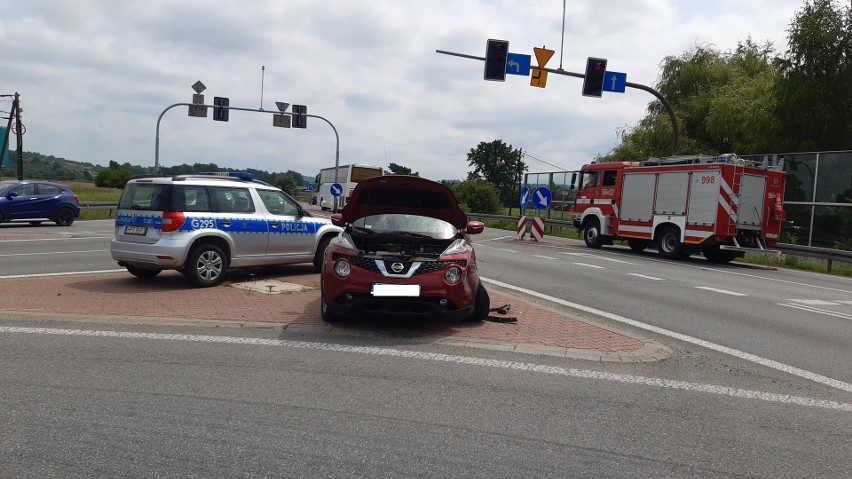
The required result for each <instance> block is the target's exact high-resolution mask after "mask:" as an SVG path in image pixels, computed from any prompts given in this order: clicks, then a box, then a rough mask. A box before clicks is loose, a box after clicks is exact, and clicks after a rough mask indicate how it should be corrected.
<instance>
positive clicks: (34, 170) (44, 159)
mask: <svg viewBox="0 0 852 479" xmlns="http://www.w3.org/2000/svg"><path fill="white" fill-rule="evenodd" d="M23 160H24V161H23V163H24V178H25V179H28V180H50V181H91V182H94V181H95V177H96V176H97V175H98V173H99V172H100V171H101V170H103V169H105V168H107V167H106V166H100V165H95V164H92V163H83V162H79V161H71V160H66V159H65V158H57V157H55V156H52V155H51V156H45V155H42V154H41V153H35V152H31V151H25V152H24V155H23ZM131 169H132V171H133V175H150V174H154V173H156V171H155V169H154V167H153V166H145V167H143V166H137V165H132V166H131ZM162 170H163V173H166V174H169V175H176V174H186V173H199V172H202V171H237V170H234V169H233V168H222V167H219V166H218V165H216V164H215V163H205V164H200V163H196V164H194V165H186V164H184V165H178V166H172V167H163V168H162ZM240 171H249V172H250V173H254V175H255V177H256V178H258V179H260V180H263V181H266V182H269V183H273V182H274V180H275V177H276V176H278V175H283V174H285V173H287V172H268V171H265V170H254V169H248V170H240ZM292 176H293V177H294V179H295V181H296V182H297V183H298V185H299V186H303V185H305V184H308V183H313V181H314V177H313V176H305V175H303V174H301V173H296V174H295V175H292ZM17 177H18V162H17V157H16V156H15V152H10V154H9V164H8V165H6V167H5V168H2V169H0V178H17ZM299 180H302V182H301V183H299Z"/></svg>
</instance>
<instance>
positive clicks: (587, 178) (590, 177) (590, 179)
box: [581, 171, 599, 190]
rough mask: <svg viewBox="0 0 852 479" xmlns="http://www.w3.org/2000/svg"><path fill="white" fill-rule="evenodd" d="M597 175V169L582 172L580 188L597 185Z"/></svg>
mask: <svg viewBox="0 0 852 479" xmlns="http://www.w3.org/2000/svg"><path fill="white" fill-rule="evenodd" d="M598 176H599V172H597V171H586V172H584V173H583V185H582V187H581V189H583V190H585V189H586V188H589V187H594V186H598Z"/></svg>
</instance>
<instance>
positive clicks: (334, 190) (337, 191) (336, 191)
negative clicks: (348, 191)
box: [331, 183, 343, 197]
mask: <svg viewBox="0 0 852 479" xmlns="http://www.w3.org/2000/svg"><path fill="white" fill-rule="evenodd" d="M342 194H343V186H341V185H340V183H335V184H333V185H331V196H334V197H338V196H340V195H342Z"/></svg>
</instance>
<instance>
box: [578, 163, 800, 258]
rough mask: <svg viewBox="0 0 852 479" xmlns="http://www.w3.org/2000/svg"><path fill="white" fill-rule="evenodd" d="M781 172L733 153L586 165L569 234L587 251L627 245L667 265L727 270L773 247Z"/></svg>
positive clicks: (781, 193) (782, 180)
mask: <svg viewBox="0 0 852 479" xmlns="http://www.w3.org/2000/svg"><path fill="white" fill-rule="evenodd" d="M782 168H783V164H774V165H769V164H767V162H766V161H764V162H763V163H757V162H751V161H747V160H744V159H742V158H739V157H737V155H735V154H732V153H731V154H725V155H720V156H713V157H708V156H676V157H669V158H650V159H649V160H647V161H643V162H618V163H615V162H613V163H592V164H589V165H585V166H583V167H582V169H581V170H580V178H579V180H578V184H579V187H578V191H577V198H576V200H575V204H574V218H573V219H574V227H576V228H577V230H578V232H580V231H582V232H583V238H584V239H585V242H586V245H587V246H589V247H590V248H600V247H601V246H603V245H604V244H612V241H613V240H626V241H627V244H628V246H630V249H632V250H633V251H642V250H644V249H645V248H647V247H648V246H651V245H652V244H654V245H656V247H657V249H658V250H659V252H660V255H661V256H662V257H664V258H667V259H685V258H687V257H688V256H689V255H691V254H697V253H698V252H701V253H703V254H704V256H705V257H706V258H707V259H708V260H709V261H711V262H714V263H727V262H729V261H731V260H733V259H734V258H737V257H741V256H744V255H745V252H746V251H748V250H750V249H753V250H765V249H766V248H767V247H769V246H771V245H773V244H775V243H776V242H778V238H779V234H780V232H781V223H782V222H783V220H784V210H783V205H782V200H783V198H784V184H785V179H786V175H785V173H784V172H783V171H782Z"/></svg>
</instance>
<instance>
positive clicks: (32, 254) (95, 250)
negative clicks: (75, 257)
mask: <svg viewBox="0 0 852 479" xmlns="http://www.w3.org/2000/svg"><path fill="white" fill-rule="evenodd" d="M104 251H109V250H108V249H89V250H81V251H51V252H48V253H16V254H0V258H7V257H10V256H40V255H48V254H73V253H103V252H104Z"/></svg>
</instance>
